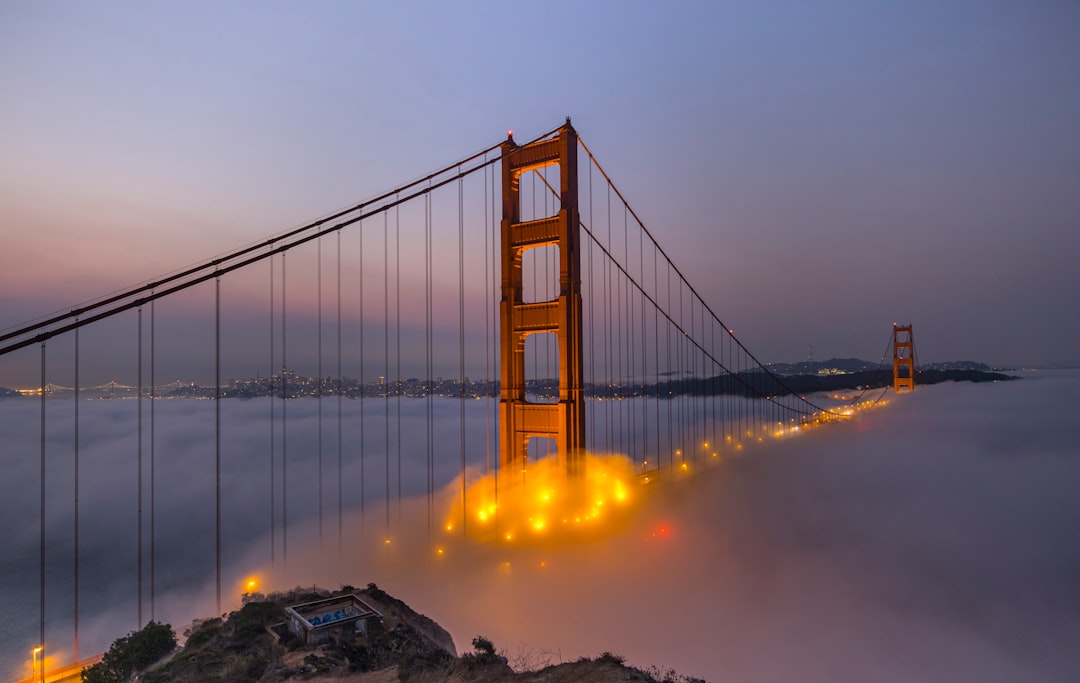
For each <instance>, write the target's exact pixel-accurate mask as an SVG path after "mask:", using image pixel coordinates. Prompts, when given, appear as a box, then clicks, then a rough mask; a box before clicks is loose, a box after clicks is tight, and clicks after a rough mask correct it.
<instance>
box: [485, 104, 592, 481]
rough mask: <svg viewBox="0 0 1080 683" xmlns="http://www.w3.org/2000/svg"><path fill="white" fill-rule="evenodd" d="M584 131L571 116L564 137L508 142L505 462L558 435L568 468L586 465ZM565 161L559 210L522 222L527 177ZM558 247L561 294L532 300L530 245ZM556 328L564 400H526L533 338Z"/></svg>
mask: <svg viewBox="0 0 1080 683" xmlns="http://www.w3.org/2000/svg"><path fill="white" fill-rule="evenodd" d="M577 149H578V138H577V133H576V132H575V131H574V129H573V127H572V126H571V125H570V119H569V118H567V120H566V125H564V126H563V127H562V128H560V129H559V131H558V133H557V135H555V136H554V137H552V138H548V139H546V140H541V141H538V142H534V143H530V144H528V145H524V146H518V145H517V144H516V143H515V142H514V138H513V135H508V136H507V139H506V142H504V143H503V145H502V190H503V197H502V205H503V215H502V300H501V302H500V306H499V313H500V334H501V338H500V351H501V361H500V362H501V372H500V378H501V382H502V383H501V385H500V397H499V421H500V424H499V428H500V437H499V441H500V443H499V446H500V448H499V461H500V464H501V465H502V466H504V467H505V466H508V465H509V466H512V467H521V468H524V467H525V465H526V461H527V457H528V445H529V439H532V438H550V439H553V440H554V441H555V448H556V452H557V456H558V457H559V458H561V459H562V460H563V462H564V463H565V466H566V471H567V472H568V473H569V474H571V475H578V474H580V473H581V472H582V470H583V465H584V448H585V406H584V388H583V385H582V377H583V374H584V370H583V362H582V332H581V253H580V245H581V240H580V224H579V220H578V219H579V217H578V173H577ZM555 165H558V167H559V197H558V202H559V204H558V205H559V212H558V213H557V214H555V215H553V216H550V217H547V218H540V219H535V220H531V221H525V222H522V221H521V196H520V189H521V176H522V174H524V173H528V172H529V171H537V170H539V169H542V168H544V167H546V166H555ZM544 246H556V247H558V251H559V256H558V262H559V294H558V297H557V298H556V299H554V300H551V301H542V302H530V303H525V302H524V299H523V281H524V280H523V273H522V257H523V255H524V253H525V252H526V251H528V250H529V249H534V248H537V247H544ZM538 333H553V334H555V335H556V339H557V341H558V355H559V399H558V402H557V403H534V402H529V401H527V400H526V398H525V339H526V337H528V336H529V335H530V334H538Z"/></svg>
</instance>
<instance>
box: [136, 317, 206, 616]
mask: <svg viewBox="0 0 1080 683" xmlns="http://www.w3.org/2000/svg"><path fill="white" fill-rule="evenodd" d="M137 317H138V325H139V331H138V333H137V334H136V336H137V338H138V352H137V353H136V354H135V357H136V368H137V369H136V372H135V376H136V377H137V378H138V379H137V381H136V388H135V406H136V411H135V412H136V414H137V415H138V418H137V422H138V428H137V430H136V441H137V445H136V448H135V450H136V453H137V459H138V482H137V484H138V487H137V493H136V500H137V501H138V502H137V505H136V507H137V512H138V523H137V524H136V536H137V541H136V544H135V545H136V548H137V549H138V560H137V561H136V566H137V567H138V575H139V576H138V580H137V582H136V583H137V585H138V612H139V620H138V626H139V628H142V627H143V511H142V499H143V429H142V412H143V397H142V392H143V385H142V366H143V363H142V358H143V323H142V306H140V307H139V309H138V316H137ZM219 611H220V610H219Z"/></svg>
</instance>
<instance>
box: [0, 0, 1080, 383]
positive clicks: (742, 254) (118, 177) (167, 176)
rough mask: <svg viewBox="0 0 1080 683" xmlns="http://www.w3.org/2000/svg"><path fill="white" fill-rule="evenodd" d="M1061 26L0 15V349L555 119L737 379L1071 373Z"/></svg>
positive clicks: (1073, 143)
mask: <svg viewBox="0 0 1080 683" xmlns="http://www.w3.org/2000/svg"><path fill="white" fill-rule="evenodd" d="M1077 26H1080V5H1077V4H1076V3H1075V2H1072V1H1061V2H1055V1H1052V0H1044V1H1041V2H1038V3H1015V2H993V1H980V2H949V3H937V2H906V3H893V4H888V3H860V2H850V3H839V2H828V3H812V4H804V5H794V6H793V5H791V4H789V3H771V2H765V3H762V2H731V3H712V2H702V3H688V2H687V3H671V4H663V5H662V4H657V3H573V2H543V3H521V2H511V3H420V4H414V3H390V2H387V3H376V2H364V3H348V2H321V3H292V2H258V3H254V2H232V3H216V2H214V3H211V2H205V3H201V2H191V3H180V4H175V3H150V4H147V3H134V2H100V3H78V2H54V3H29V2H24V3H4V4H3V5H2V6H0V88H2V90H0V92H2V97H3V102H4V104H3V106H2V107H0V231H2V235H3V248H2V249H0V328H8V327H10V326H13V325H16V324H18V323H20V322H23V321H26V320H29V319H31V318H36V317H39V316H41V315H43V314H45V313H48V312H51V311H54V310H59V309H68V308H70V307H71V306H72V305H73V304H75V303H76V302H79V301H84V300H87V299H90V298H93V297H97V296H100V295H102V294H105V293H107V292H111V291H114V290H117V289H119V288H122V287H124V286H127V285H131V284H134V283H138V282H141V281H145V280H147V279H150V278H153V277H154V276H157V275H160V274H162V273H165V272H170V271H174V270H176V269H178V268H180V267H182V266H185V265H188V264H191V263H195V262H199V261H202V260H204V259H206V258H209V257H212V256H214V255H217V254H220V253H223V252H225V251H228V250H230V249H232V248H235V247H237V246H240V245H243V244H248V243H251V242H254V241H257V240H259V239H260V238H262V237H264V236H266V235H269V234H271V233H277V232H281V231H283V230H285V229H287V228H289V227H292V226H295V225H299V224H302V223H305V222H307V221H309V220H311V219H314V218H316V217H319V216H321V215H325V214H327V213H329V212H331V211H332V210H335V209H338V208H341V207H344V206H347V205H351V204H353V203H355V202H357V201H359V200H362V199H364V198H368V197H371V196H373V195H375V194H377V193H379V192H380V191H383V190H386V189H389V188H392V187H396V186H397V185H399V184H401V183H402V182H405V181H408V180H411V179H414V178H417V177H420V176H422V175H424V174H426V173H427V172H429V171H431V170H434V169H435V168H438V167H441V166H443V165H446V164H448V163H452V162H453V161H455V160H457V159H460V158H462V157H464V156H466V155H468V154H471V153H472V152H475V151H478V150H480V149H482V148H484V147H486V146H488V145H490V144H494V143H496V142H498V141H499V140H500V139H502V138H503V137H504V136H505V134H506V131H507V130H508V129H513V130H514V131H515V135H516V136H517V138H518V139H519V140H527V139H530V138H531V137H533V136H535V135H537V134H540V133H542V132H545V131H548V130H551V129H552V128H555V127H556V126H558V125H560V124H561V123H562V121H563V120H564V118H565V117H566V116H571V117H572V118H573V123H574V125H575V127H576V129H577V130H578V131H579V133H580V134H581V136H582V138H583V139H584V140H585V141H586V143H587V144H588V145H589V146H590V147H591V149H593V151H594V152H595V153H596V154H597V156H598V158H599V159H600V161H601V163H603V164H604V165H605V167H606V169H607V170H608V171H609V173H610V174H611V175H612V177H613V178H614V180H615V182H616V184H617V185H618V186H619V187H620V188H621V190H622V191H623V193H624V194H625V195H626V196H627V197H628V199H629V200H630V202H631V204H632V205H633V206H634V207H635V209H636V211H637V213H638V215H640V216H641V217H642V219H643V220H644V222H645V223H646V224H647V225H648V226H649V228H650V229H651V230H652V231H653V233H654V234H656V235H657V237H658V239H659V240H660V241H661V243H662V244H663V245H664V246H665V248H666V249H667V250H668V251H669V253H670V254H671V255H672V258H673V260H674V261H675V263H676V264H678V265H679V267H680V268H681V269H682V270H683V272H684V273H685V274H686V276H687V278H688V279H689V280H690V281H691V282H692V283H693V284H694V285H695V287H697V288H698V290H699V291H700V292H701V293H702V295H703V297H704V298H705V300H706V301H707V302H708V303H709V304H710V306H711V307H712V308H713V309H714V310H715V311H716V312H717V313H718V314H719V315H720V316H721V317H722V318H723V319H724V321H725V322H726V323H727V324H728V325H730V326H731V327H733V328H735V330H736V333H737V334H738V335H739V337H740V338H741V339H743V340H744V341H745V342H746V344H747V346H748V347H749V348H750V349H751V350H753V351H754V352H755V354H757V355H758V356H759V357H760V358H761V359H762V360H763V361H793V360H801V359H803V358H805V357H806V355H807V350H808V345H809V343H810V341H811V340H813V344H814V348H815V356H816V357H817V358H819V359H825V358H830V357H848V356H855V357H861V358H865V359H869V360H874V359H876V358H877V357H878V355H879V354H880V351H881V348H882V346H883V345H884V343H885V341H886V337H887V335H888V332H889V327H890V325H891V323H892V322H894V321H899V322H911V323H912V324H913V325H914V330H915V338H916V343H917V350H918V354H919V359H920V361H944V360H958V359H972V360H980V361H985V362H988V363H992V364H996V365H1011V366H1018V365H1045V364H1076V363H1080V355H1077V351H1076V349H1075V340H1076V339H1077V338H1078V337H1080V312H1078V310H1077V304H1076V292H1078V291H1080V269H1078V268H1077V267H1076V265H1075V260H1076V255H1077V253H1078V251H1080V134H1078V131H1080V128H1078V124H1077V122H1078V121H1080V41H1077V39H1076V28H1077ZM2 379H3V378H2V377H0V380H2ZM0 383H2V382H0Z"/></svg>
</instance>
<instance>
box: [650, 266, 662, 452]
mask: <svg viewBox="0 0 1080 683" xmlns="http://www.w3.org/2000/svg"><path fill="white" fill-rule="evenodd" d="M658 256H659V254H658V250H657V249H656V246H655V245H653V260H652V267H653V289H654V290H655V297H654V300H655V301H657V302H659V301H660V271H659V269H658V267H657V263H658ZM653 355H654V356H655V359H654V360H655V367H656V375H655V378H654V380H653V381H654V382H656V454H655V457H656V458H657V461H656V467H657V469H659V468H660V460H659V458H660V454H661V453H663V450H662V449H661V445H660V306H659V305H654V306H653Z"/></svg>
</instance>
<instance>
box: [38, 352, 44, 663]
mask: <svg viewBox="0 0 1080 683" xmlns="http://www.w3.org/2000/svg"><path fill="white" fill-rule="evenodd" d="M40 481H41V492H40V497H39V501H38V502H39V503H40V505H41V510H40V511H39V518H38V519H39V522H40V527H41V528H40V532H41V537H40V539H38V550H39V555H40V557H39V567H38V597H39V598H40V601H41V605H40V610H41V611H40V619H39V626H40V633H39V634H38V635H39V637H38V640H39V642H40V643H41V645H40V647H41V653H42V654H41V680H43V681H44V680H45V342H41V480H40Z"/></svg>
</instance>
